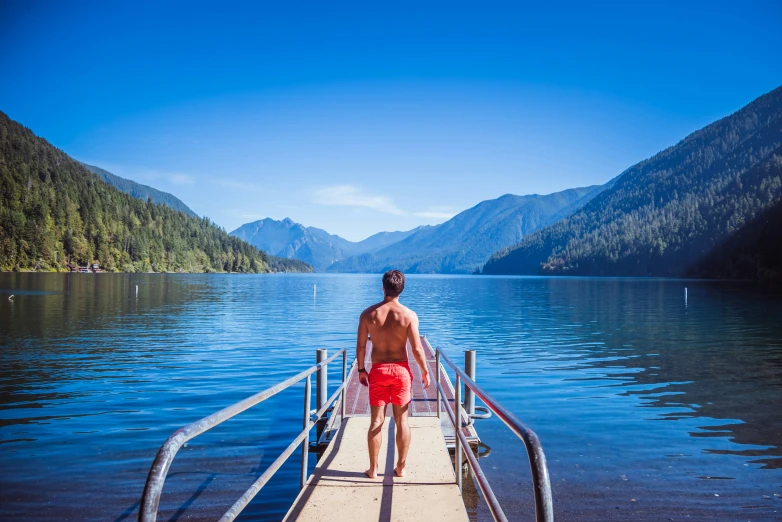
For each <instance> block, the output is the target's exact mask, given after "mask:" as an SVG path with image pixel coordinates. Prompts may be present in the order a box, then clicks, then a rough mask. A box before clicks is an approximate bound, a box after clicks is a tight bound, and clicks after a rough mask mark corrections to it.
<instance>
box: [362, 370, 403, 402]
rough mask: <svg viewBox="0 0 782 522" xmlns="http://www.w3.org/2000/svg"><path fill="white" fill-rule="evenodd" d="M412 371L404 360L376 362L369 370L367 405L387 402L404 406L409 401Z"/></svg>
mask: <svg viewBox="0 0 782 522" xmlns="http://www.w3.org/2000/svg"><path fill="white" fill-rule="evenodd" d="M412 384H413V372H411V371H410V365H409V364H407V363H406V362H391V363H377V364H373V365H372V369H371V370H370V371H369V405H370V406H385V405H386V404H388V403H389V402H390V403H391V404H396V405H398V406H404V405H406V404H408V403H409V402H410V390H411V389H412Z"/></svg>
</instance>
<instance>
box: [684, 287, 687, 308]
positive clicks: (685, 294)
mask: <svg viewBox="0 0 782 522" xmlns="http://www.w3.org/2000/svg"><path fill="white" fill-rule="evenodd" d="M684 306H687V287H686V286H685V287H684Z"/></svg>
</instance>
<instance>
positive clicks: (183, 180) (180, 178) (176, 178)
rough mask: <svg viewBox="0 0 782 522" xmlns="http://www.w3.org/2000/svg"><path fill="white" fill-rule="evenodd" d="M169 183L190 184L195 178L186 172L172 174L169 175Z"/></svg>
mask: <svg viewBox="0 0 782 522" xmlns="http://www.w3.org/2000/svg"><path fill="white" fill-rule="evenodd" d="M170 179H171V183H173V184H174V185H190V184H191V183H193V182H194V181H195V180H194V179H193V178H192V177H191V176H188V175H187V174H174V175H173V176H171V178H170Z"/></svg>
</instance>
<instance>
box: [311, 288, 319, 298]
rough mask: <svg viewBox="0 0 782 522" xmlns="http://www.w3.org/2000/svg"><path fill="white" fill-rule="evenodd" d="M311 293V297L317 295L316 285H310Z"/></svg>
mask: <svg viewBox="0 0 782 522" xmlns="http://www.w3.org/2000/svg"><path fill="white" fill-rule="evenodd" d="M312 295H313V297H314V296H317V295H318V285H312Z"/></svg>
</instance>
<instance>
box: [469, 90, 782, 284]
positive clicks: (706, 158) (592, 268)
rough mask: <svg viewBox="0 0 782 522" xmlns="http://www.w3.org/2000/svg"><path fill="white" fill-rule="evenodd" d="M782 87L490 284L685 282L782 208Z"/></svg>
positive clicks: (571, 223)
mask: <svg viewBox="0 0 782 522" xmlns="http://www.w3.org/2000/svg"><path fill="white" fill-rule="evenodd" d="M780 143H782V87H780V88H777V89H775V90H773V91H771V92H769V93H767V94H765V95H763V96H761V97H759V98H758V99H756V100H755V101H753V102H752V103H750V104H749V105H747V106H746V107H744V108H742V109H740V110H739V111H737V112H735V113H734V114H732V115H730V116H727V117H725V118H723V119H721V120H719V121H717V122H715V123H712V124H711V125H708V126H707V127H704V128H703V129H701V130H699V131H697V132H694V133H693V134H691V135H689V136H687V137H686V138H685V139H683V140H682V141H681V142H679V143H677V144H676V145H674V146H672V147H669V148H668V149H666V150H664V151H662V152H660V153H658V154H657V155H655V156H653V157H652V158H649V159H647V160H645V161H642V162H641V163H638V164H637V165H634V166H632V167H630V168H629V169H627V170H626V171H625V172H624V173H623V174H622V175H621V176H620V177H619V178H618V179H617V181H616V183H615V184H614V186H613V187H611V188H610V189H609V190H606V191H605V192H603V193H602V194H600V195H598V196H597V197H595V198H594V199H593V200H592V201H590V202H589V203H588V204H587V205H585V206H584V207H583V208H582V209H580V210H579V211H577V212H575V213H574V214H573V215H571V216H568V217H566V218H565V219H563V220H561V221H559V222H557V223H555V224H553V225H552V226H550V227H547V228H545V229H543V230H540V231H538V232H537V233H535V234H532V235H530V236H527V237H526V238H524V239H523V240H521V241H520V242H519V243H518V244H517V245H515V246H513V247H510V248H508V249H506V250H503V251H500V252H497V253H496V254H495V255H493V256H492V258H491V259H490V260H489V261H488V262H487V263H486V265H485V267H484V273H487V274H540V273H546V274H574V275H621V276H624V275H627V276H629V275H656V276H681V275H686V274H688V273H689V271H690V270H691V268H692V267H693V266H695V265H697V263H699V262H700V261H701V260H702V259H704V258H705V257H709V256H713V255H715V254H716V253H718V252H719V248H720V246H721V245H723V244H724V243H725V241H726V240H728V238H730V237H731V236H733V235H735V234H737V233H741V232H740V231H741V227H742V225H744V223H747V222H749V221H751V220H753V219H754V218H755V217H757V216H759V215H761V214H763V213H764V212H766V211H767V210H768V209H770V208H771V207H772V206H773V205H775V204H776V203H777V202H778V201H779V199H780V198H782V183H780V172H779V159H778V158H779V157H780V156H782V151H781V150H780Z"/></svg>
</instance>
